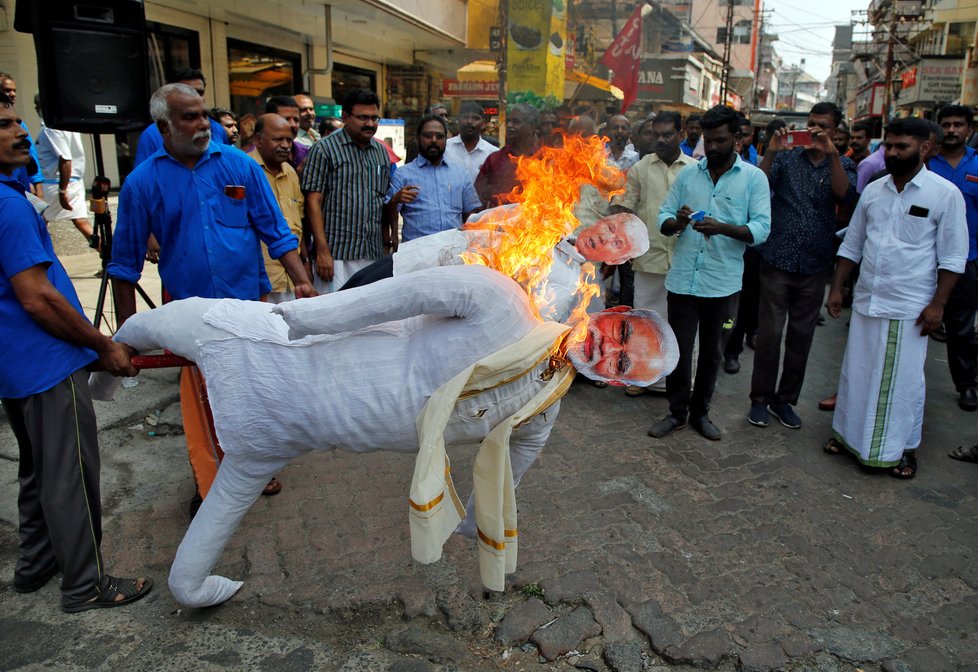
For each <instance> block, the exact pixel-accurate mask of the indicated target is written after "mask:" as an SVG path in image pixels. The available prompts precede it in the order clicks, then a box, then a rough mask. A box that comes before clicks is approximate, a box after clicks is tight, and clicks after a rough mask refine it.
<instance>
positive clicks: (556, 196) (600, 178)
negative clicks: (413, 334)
mask: <svg viewBox="0 0 978 672" xmlns="http://www.w3.org/2000/svg"><path fill="white" fill-rule="evenodd" d="M516 176H517V178H518V179H519V181H520V183H521V185H522V186H518V187H516V188H515V189H513V191H512V192H510V193H509V194H507V195H506V198H507V199H508V200H509V201H510V202H511V203H516V204H518V205H519V206H520V214H519V217H518V218H517V219H515V220H514V219H513V218H512V217H507V213H505V212H503V211H502V209H500V211H498V214H493V215H492V216H490V217H486V218H483V219H482V220H480V222H479V223H478V225H477V226H478V228H480V229H482V228H485V229H487V233H488V235H487V236H486V240H485V242H484V244H483V245H478V244H477V245H476V246H475V247H474V249H471V251H470V252H466V253H464V254H462V258H463V260H464V261H465V263H467V264H483V265H485V266H489V267H491V268H494V269H496V270H497V271H499V272H500V273H504V274H506V275H508V276H510V277H511V278H513V279H514V280H516V281H517V282H518V283H520V285H522V286H523V287H524V288H525V289H526V291H527V293H528V294H529V296H530V300H531V303H532V305H533V308H534V310H535V311H536V313H537V315H538V316H540V317H541V318H542V319H546V318H548V317H550V315H549V314H547V313H548V311H547V310H546V309H545V306H546V304H547V298H548V296H549V290H548V288H547V276H548V274H549V272H550V268H551V266H552V265H553V254H552V252H553V248H554V246H555V245H557V243H558V242H560V240H561V238H564V237H565V236H568V235H570V234H572V233H573V232H574V230H575V229H576V228H577V227H578V226H580V222H579V221H578V219H577V217H575V216H574V206H575V205H576V204H577V202H578V200H579V199H580V196H581V187H582V186H583V185H585V184H591V185H593V186H594V187H595V188H597V190H598V192H599V193H600V194H601V195H602V196H603V197H605V198H608V199H610V198H611V197H612V196H614V195H616V194H619V193H622V192H624V186H625V176H624V173H622V172H621V171H620V170H619V169H618V168H616V167H614V166H611V165H608V161H607V153H606V151H605V141H604V139H603V138H601V137H599V136H592V137H590V138H581V137H580V136H577V135H564V146H563V148H562V149H558V148H553V147H543V148H541V149H540V151H538V152H536V153H535V154H533V155H532V156H524V157H520V158H519V159H518V162H517V166H516ZM490 212H492V211H490ZM594 277H595V269H594V265H593V264H591V263H586V264H583V266H582V270H581V276H580V278H579V280H578V284H577V289H576V293H575V296H576V298H577V303H576V307H575V308H574V310H573V311H572V314H571V317H570V319H569V320H568V324H569V325H570V326H571V327H572V330H571V333H570V335H569V336H568V338H567V339H565V341H564V346H563V348H564V350H565V351H566V348H569V347H570V346H571V345H573V344H574V343H577V342H580V341H581V340H583V339H584V338H585V337H586V335H587V312H586V308H587V305H588V302H589V301H590V300H591V298H592V297H595V296H597V295H598V294H599V293H600V287H599V286H598V285H597V284H596V283H595V282H594Z"/></svg>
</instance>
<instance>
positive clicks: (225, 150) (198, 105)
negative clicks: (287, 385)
mask: <svg viewBox="0 0 978 672" xmlns="http://www.w3.org/2000/svg"><path fill="white" fill-rule="evenodd" d="M150 114H151V115H152V116H153V119H154V120H155V122H156V125H157V127H158V129H159V131H160V133H161V135H162V137H163V148H162V149H160V150H159V151H157V152H156V153H155V154H154V155H153V156H151V157H149V158H148V159H147V160H146V161H144V162H143V163H141V164H140V165H139V166H137V167H136V169H135V170H134V171H133V172H132V173H131V174H130V175H129V177H128V178H127V179H126V182H125V184H123V185H122V192H121V193H120V194H119V216H118V220H119V221H118V224H117V226H116V230H115V236H114V238H113V246H112V262H111V263H110V264H109V266H108V269H107V270H108V273H109V276H110V277H111V278H113V280H114V286H115V298H116V304H117V310H118V318H119V322H120V324H121V323H122V322H124V321H125V320H126V319H128V318H129V317H130V316H131V315H132V314H133V313H135V312H136V298H135V283H136V282H137V281H138V280H139V277H140V275H141V274H142V270H143V262H144V258H145V254H146V242H147V239H148V238H149V235H150V234H151V233H152V234H153V236H154V237H155V238H156V240H158V241H159V244H160V261H159V272H160V278H161V279H162V281H163V286H164V287H165V288H166V290H167V292H169V294H170V295H171V296H172V297H173V298H174V299H186V298H189V297H193V296H199V297H204V298H210V299H221V298H234V299H245V300H251V301H255V300H258V299H259V298H261V297H263V296H264V295H266V294H268V292H269V291H271V283H270V282H269V280H268V276H267V275H266V273H265V264H264V261H263V257H262V250H261V246H260V244H259V241H260V242H263V243H265V244H266V245H267V246H268V253H269V255H270V256H271V257H272V258H273V259H278V260H279V261H280V262H281V264H282V266H284V267H285V270H286V272H287V273H288V275H289V277H290V278H291V280H292V283H293V285H294V286H295V295H296V298H303V297H308V296H315V295H316V290H315V289H313V287H312V284H311V283H310V281H309V277H308V276H307V275H306V271H305V269H304V268H303V266H302V263H301V261H300V260H299V254H298V252H297V251H296V250H297V249H298V246H299V240H298V238H297V237H296V236H295V235H293V234H292V232H291V231H290V230H289V227H288V224H287V223H286V221H285V218H284V217H283V216H282V211H281V209H280V208H279V206H278V203H277V202H276V200H275V196H274V194H273V193H272V190H271V187H270V186H269V185H268V181H267V180H266V179H265V176H264V175H263V174H262V169H261V167H260V166H259V165H258V164H257V163H255V162H254V161H252V160H251V159H250V158H249V157H248V155H247V154H245V153H244V152H242V151H240V150H238V149H235V148H233V147H228V146H226V145H219V144H217V143H214V142H212V141H211V133H210V124H209V122H210V119H209V117H208V116H207V108H206V107H205V105H204V99H203V98H201V97H200V96H199V95H198V94H197V92H196V91H194V90H193V89H192V88H190V87H189V86H187V85H186V84H167V85H165V86H163V87H161V88H160V89H159V90H158V91H157V92H156V93H154V94H153V97H152V99H151V100H150ZM195 376H199V374H198V373H197V372H196V371H195V370H191V369H190V368H189V367H188V369H185V373H184V382H182V383H181V403H182V405H183V408H184V429H185V430H186V435H187V449H188V452H189V453H190V458H191V464H192V465H193V466H194V476H195V478H196V481H197V487H198V490H199V493H200V495H201V496H202V497H206V495H207V491H208V489H209V488H210V484H211V482H212V481H213V478H214V475H215V474H216V473H217V465H218V463H219V461H220V453H219V451H216V450H215V446H217V440H216V438H215V437H213V435H212V431H211V429H210V425H209V423H208V422H207V421H206V417H205V416H206V415H207V413H208V412H209V409H208V407H207V404H206V401H204V396H203V393H202V391H201V387H202V385H201V384H199V382H198V383H194V384H192V383H191V382H188V381H189V380H190V379H191V378H193V377H195ZM191 409H196V411H195V412H192V410H191ZM194 419H199V420H200V422H195V420H194Z"/></svg>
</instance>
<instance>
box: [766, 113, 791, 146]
mask: <svg viewBox="0 0 978 672" xmlns="http://www.w3.org/2000/svg"><path fill="white" fill-rule="evenodd" d="M782 128H788V122H787V121H785V120H784V119H782V118H781V117H775V118H774V119H772V120H771V121H769V122H767V126H765V127H764V142H763V143H761V144H762V146H763V147H764V149H767V146H768V144H770V142H771V138H773V137H774V132H775V131H779V130H781V129H782Z"/></svg>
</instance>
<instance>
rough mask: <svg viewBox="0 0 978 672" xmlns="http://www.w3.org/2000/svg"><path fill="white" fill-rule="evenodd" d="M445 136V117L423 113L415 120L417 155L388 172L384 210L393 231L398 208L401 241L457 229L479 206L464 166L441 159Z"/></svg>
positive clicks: (443, 152) (446, 128)
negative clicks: (422, 115) (388, 181)
mask: <svg viewBox="0 0 978 672" xmlns="http://www.w3.org/2000/svg"><path fill="white" fill-rule="evenodd" d="M447 138H448V126H447V125H446V124H445V120H444V119H443V118H442V117H440V116H436V115H433V114H430V115H428V116H426V117H425V118H424V119H422V120H421V123H420V124H418V156H417V158H416V159H415V160H414V161H412V162H411V163H409V164H407V165H406V166H403V167H402V168H401V169H400V170H398V171H397V172H395V173H394V174H393V175H391V184H390V187H388V190H387V205H386V206H385V213H384V214H385V216H386V217H388V218H389V220H390V221H391V222H392V223H393V224H394V226H391V229H390V230H391V231H396V230H397V229H396V222H397V213H398V211H400V213H401V217H402V218H403V220H404V226H403V228H402V229H401V240H402V241H405V242H406V241H408V240H414V239H415V238H420V237H421V236H427V235H429V234H432V233H438V232H439V231H448V230H449V229H457V228H458V227H459V226H461V225H462V222H464V221H465V220H466V218H467V217H468V216H469V215H470V214H471V213H473V212H475V211H476V210H478V209H479V208H480V207H481V206H482V201H480V200H479V196H478V195H477V194H476V193H475V187H473V186H472V180H471V179H470V178H469V174H468V173H467V172H466V171H465V168H463V167H462V166H461V165H457V164H455V163H451V164H449V163H447V162H446V161H445V142H446V140H447ZM395 251H396V245H395Z"/></svg>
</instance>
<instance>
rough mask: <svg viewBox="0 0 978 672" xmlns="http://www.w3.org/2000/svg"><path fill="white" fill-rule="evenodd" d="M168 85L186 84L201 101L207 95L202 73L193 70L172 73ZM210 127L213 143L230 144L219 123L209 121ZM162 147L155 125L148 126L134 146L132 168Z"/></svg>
mask: <svg viewBox="0 0 978 672" xmlns="http://www.w3.org/2000/svg"><path fill="white" fill-rule="evenodd" d="M168 83H170V84H186V85H187V86H189V87H190V88H191V89H193V90H194V91H196V92H197V94H198V95H199V96H200V97H201V98H202V99H203V97H204V94H205V93H207V81H206V80H205V79H204V73H202V72H201V71H200V70H196V69H194V68H180V69H179V70H177V71H176V72H174V73H173V76H172V77H170V81H169V82H168ZM208 121H209V122H210V127H211V137H212V138H213V139H214V141H215V142H220V143H224V144H231V140H230V139H229V138H228V134H227V131H225V130H224V126H223V125H221V122H219V121H215V120H214V119H209V120H208ZM162 146H163V136H162V135H160V129H159V128H157V126H156V124H155V123H154V124H150V125H149V126H147V127H146V129H145V130H144V131H143V132H142V134H141V135H140V136H139V142H138V143H137V144H136V158H134V159H133V167H134V168H135V167H136V166H138V165H139V164H140V163H142V162H143V161H145V160H146V159H148V158H149V157H151V156H153V154H156V152H158V151H160V148H161V147H162Z"/></svg>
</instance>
